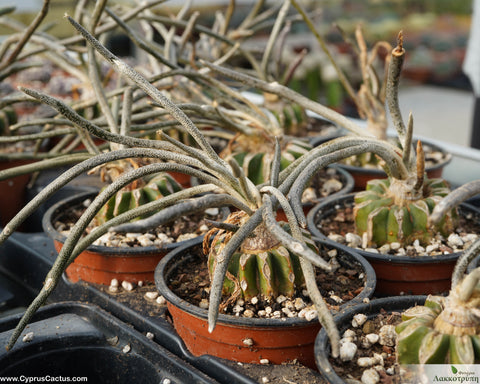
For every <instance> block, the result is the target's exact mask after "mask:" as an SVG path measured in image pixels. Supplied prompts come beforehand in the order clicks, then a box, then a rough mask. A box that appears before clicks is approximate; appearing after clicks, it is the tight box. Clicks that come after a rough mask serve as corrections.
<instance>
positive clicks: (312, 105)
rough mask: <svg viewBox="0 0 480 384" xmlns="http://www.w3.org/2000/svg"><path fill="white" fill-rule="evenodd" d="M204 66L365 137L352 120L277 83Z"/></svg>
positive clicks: (363, 132) (205, 63)
mask: <svg viewBox="0 0 480 384" xmlns="http://www.w3.org/2000/svg"><path fill="white" fill-rule="evenodd" d="M202 62H203V64H204V65H206V66H207V67H209V68H210V69H212V70H213V71H215V72H217V73H220V74H222V75H225V76H228V77H230V78H232V79H233V80H238V81H240V82H242V83H244V84H246V85H248V86H251V87H254V88H258V89H261V90H262V91H264V92H269V93H273V94H275V95H278V96H280V97H282V98H285V99H287V100H289V101H291V102H293V103H297V104H299V105H300V106H302V107H303V108H305V109H308V110H311V111H312V112H315V113H318V114H319V115H320V116H322V117H324V118H326V119H328V120H331V121H333V122H335V123H336V124H338V125H339V126H341V127H344V128H345V129H347V130H349V131H351V132H352V133H354V134H356V135H359V136H365V135H366V133H365V130H364V129H362V128H360V127H359V126H358V125H357V124H355V123H354V122H353V121H352V120H350V119H347V118H346V117H345V116H343V115H341V114H339V113H338V112H335V111H334V110H333V109H330V108H327V107H325V106H323V105H321V104H319V103H317V102H315V101H313V100H311V99H309V98H307V97H305V96H303V95H301V94H299V93H297V92H295V91H293V90H291V89H290V88H288V87H285V86H283V85H280V84H279V83H267V82H265V81H262V80H260V79H257V78H254V77H252V76H249V75H246V74H243V73H240V72H235V71H232V70H230V69H227V68H224V67H219V66H217V65H214V64H211V63H208V62H205V61H202Z"/></svg>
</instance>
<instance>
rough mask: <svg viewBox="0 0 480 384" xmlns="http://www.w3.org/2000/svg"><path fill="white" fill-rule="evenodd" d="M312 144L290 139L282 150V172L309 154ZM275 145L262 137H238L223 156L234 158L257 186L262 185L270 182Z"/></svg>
mask: <svg viewBox="0 0 480 384" xmlns="http://www.w3.org/2000/svg"><path fill="white" fill-rule="evenodd" d="M311 148H312V147H311V146H310V144H308V143H306V142H304V141H302V140H296V139H289V140H288V141H287V142H286V143H285V144H284V145H283V148H282V152H281V162H280V170H283V169H285V168H286V167H288V166H289V165H290V164H291V163H293V162H294V161H295V160H296V159H298V158H299V157H300V156H302V155H303V154H305V153H307V152H308V151H309V150H310V149H311ZM273 149H274V144H273V142H270V141H269V140H268V139H267V138H265V137H262V136H257V137H246V136H238V137H236V138H235V139H234V141H233V142H232V143H230V145H229V146H228V147H227V148H226V149H225V150H224V151H223V152H222V154H221V156H222V157H224V158H227V157H228V156H232V157H233V158H234V159H235V160H236V161H237V163H238V164H239V165H240V166H241V167H242V169H243V172H244V173H245V175H246V176H247V177H248V178H249V179H250V180H251V181H252V182H253V183H254V184H255V185H260V184H263V183H265V182H267V181H268V180H270V172H271V169H272V162H273V159H274V151H273Z"/></svg>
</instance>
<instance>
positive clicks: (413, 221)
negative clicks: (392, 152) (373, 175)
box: [354, 151, 457, 246]
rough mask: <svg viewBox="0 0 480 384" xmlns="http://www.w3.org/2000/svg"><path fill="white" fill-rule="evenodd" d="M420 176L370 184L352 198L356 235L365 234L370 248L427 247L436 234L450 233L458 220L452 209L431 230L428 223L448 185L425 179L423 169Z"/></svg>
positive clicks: (420, 169)
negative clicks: (390, 245)
mask: <svg viewBox="0 0 480 384" xmlns="http://www.w3.org/2000/svg"><path fill="white" fill-rule="evenodd" d="M419 152H420V151H419ZM417 161H418V162H422V161H423V156H422V155H421V153H419V154H417ZM419 173H420V174H418V175H417V177H416V178H410V179H407V180H397V179H394V178H389V179H382V180H379V179H376V180H371V181H369V182H368V183H367V187H366V190H365V191H362V192H359V193H357V194H356V195H355V206H354V217H355V226H356V231H357V233H358V234H359V235H364V234H365V233H366V236H367V241H368V244H369V245H372V244H376V245H377V246H382V245H384V244H386V243H392V242H398V243H401V244H411V243H412V242H413V241H414V240H419V241H420V244H422V245H426V244H428V243H429V241H430V239H431V238H432V237H433V236H434V235H435V234H436V233H441V234H442V235H443V236H448V234H449V233H451V231H452V229H453V228H454V225H455V221H456V218H457V215H456V211H455V210H454V209H453V210H451V211H450V212H448V213H447V214H446V215H444V217H443V219H442V220H441V221H440V222H439V223H438V224H437V225H435V226H434V227H431V226H429V220H428V218H429V216H430V214H431V213H432V211H433V209H434V207H435V205H436V204H437V203H438V202H439V201H441V200H442V198H443V197H444V196H446V195H447V194H448V193H449V188H448V185H447V183H446V182H445V181H444V180H442V179H428V178H425V179H424V177H423V166H422V165H420V167H419Z"/></svg>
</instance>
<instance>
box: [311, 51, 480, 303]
mask: <svg viewBox="0 0 480 384" xmlns="http://www.w3.org/2000/svg"><path fill="white" fill-rule="evenodd" d="M398 51H402V48H401V46H399V47H397V48H395V50H394V51H393V54H392V60H391V63H390V67H391V69H390V70H389V79H388V82H389V87H387V89H388V90H389V97H388V99H389V100H391V99H392V100H393V102H389V107H390V112H391V114H392V119H393V121H394V123H395V124H396V126H397V131H398V132H399V138H400V142H403V143H404V144H403V145H402V147H403V148H404V150H403V153H402V161H403V165H404V166H405V169H406V175H405V177H402V178H400V179H398V178H396V177H392V176H390V177H389V178H388V179H383V180H371V181H369V182H368V184H367V188H366V190H365V191H363V192H359V193H357V194H355V195H354V196H353V195H352V196H349V198H345V199H343V201H342V203H341V204H343V205H344V206H346V205H348V204H350V206H351V207H352V220H353V222H354V229H353V230H352V231H351V232H354V233H356V235H358V237H356V239H357V240H358V241H357V242H356V244H353V243H351V242H350V243H351V244H352V246H353V247H360V246H362V247H363V249H365V250H366V252H363V253H362V254H364V255H365V256H366V257H367V258H368V260H369V261H370V262H371V263H372V264H373V265H374V268H375V270H376V271H377V275H378V280H379V284H378V287H377V289H378V292H380V293H383V294H400V293H401V292H409V293H414V294H425V293H427V292H428V293H440V292H444V291H446V290H447V289H448V287H449V285H450V276H451V272H452V270H453V266H454V264H455V261H456V259H457V258H458V256H459V253H458V252H452V250H451V249H450V252H448V254H447V252H443V251H441V246H440V245H439V243H438V242H432V239H434V238H437V239H438V238H439V237H442V238H444V239H448V237H449V235H450V234H451V233H452V232H453V230H454V229H455V228H456V227H457V226H458V221H459V219H458V212H457V211H456V209H453V210H450V211H444V212H443V213H444V215H443V216H442V220H441V221H439V222H438V223H436V224H435V225H432V224H431V222H430V221H429V217H430V215H431V213H432V211H433V210H434V207H435V205H436V204H438V203H439V202H440V201H441V199H442V198H443V197H444V196H446V195H447V194H448V193H449V190H448V186H447V184H446V183H445V182H444V181H443V180H441V179H429V178H428V177H427V176H426V175H425V165H424V154H423V149H422V145H421V143H420V142H419V143H418V144H417V150H416V152H417V153H416V156H414V153H413V152H412V151H411V150H410V147H411V144H410V143H411V138H412V132H411V131H412V125H413V122H412V119H411V117H410V121H409V124H408V128H407V130H405V126H404V124H403V122H402V120H401V115H400V112H399V109H398V105H397V101H396V100H397V97H396V85H397V84H398V75H399V68H400V65H401V62H400V61H399V60H400V59H399V56H398ZM396 52H397V53H396ZM400 56H401V55H400ZM415 157H416V160H415V161H414V159H415ZM347 202H348V203H347ZM337 204H338V202H337ZM335 210H336V208H334V204H324V205H322V204H320V205H319V206H317V207H316V208H315V209H314V210H312V211H311V212H310V216H309V223H310V226H311V231H312V232H313V233H315V234H316V235H319V236H324V235H328V232H329V230H328V229H326V228H325V225H326V224H325V223H323V224H322V223H320V221H321V220H322V218H321V217H322V215H323V217H327V216H328V215H330V214H332V213H333V212H334V211H335ZM462 211H463V212H465V211H467V212H468V213H469V215H474V214H475V212H476V210H475V208H473V207H469V206H464V207H463V208H462ZM477 215H478V213H477ZM471 225H473V227H471V231H473V232H476V231H477V230H478V229H477V226H475V219H473V221H472V220H471ZM322 226H323V227H322ZM344 230H345V232H346V231H348V230H347V229H346V228H344ZM325 231H326V232H327V233H323V234H322V233H321V232H325ZM471 241H472V239H470V242H471ZM434 244H436V245H434ZM372 245H375V246H376V247H377V248H375V249H373V247H372ZM397 245H398V247H396V246H397ZM407 245H411V246H413V247H414V248H415V251H416V252H417V253H416V254H410V255H408V254H407V253H404V255H402V256H401V257H397V256H395V255H394V252H393V250H392V249H393V248H400V247H403V248H404V247H405V246H407ZM432 247H435V248H437V250H438V251H437V252H435V253H434V256H417V254H419V253H418V252H420V254H423V255H425V252H426V251H427V249H429V248H430V249H432V250H434V249H433V248H432ZM422 249H423V250H422ZM382 251H383V252H382ZM373 252H376V253H373ZM389 253H390V254H389ZM393 266H395V267H396V268H397V273H393V274H392V268H393ZM429 268H433V269H432V270H429Z"/></svg>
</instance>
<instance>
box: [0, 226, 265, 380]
mask: <svg viewBox="0 0 480 384" xmlns="http://www.w3.org/2000/svg"><path fill="white" fill-rule="evenodd" d="M56 255H57V253H56V251H55V249H54V248H53V242H52V241H51V239H50V238H49V237H48V236H47V235H46V234H44V233H20V232H15V233H14V234H12V236H11V237H10V238H9V239H8V240H7V241H6V242H5V243H4V244H3V245H2V246H1V247H0V277H2V276H3V277H4V281H2V279H1V278H0V295H1V290H2V289H3V290H5V291H6V292H5V293H4V294H5V296H8V297H9V299H8V300H7V302H8V303H9V304H8V308H7V305H6V306H5V307H1V306H0V321H1V319H2V316H3V317H5V316H6V315H10V314H11V313H20V312H23V310H24V309H25V307H26V306H27V305H28V304H29V303H30V302H31V301H32V300H33V298H34V297H35V295H36V293H37V292H38V291H39V290H40V289H41V287H42V284H43V281H44V279H45V276H46V274H47V272H48V271H49V269H50V267H51V265H52V264H53V262H54V260H55V258H56ZM152 289H155V288H152ZM64 301H68V302H77V303H78V305H79V306H80V307H81V306H82V304H80V303H89V304H94V305H96V306H98V307H100V308H101V309H103V310H104V311H106V312H108V313H109V314H111V315H113V316H114V317H115V318H116V319H118V320H119V321H120V322H121V323H123V324H128V325H129V326H131V327H133V328H134V329H135V330H136V331H137V332H139V333H140V334H146V333H147V332H151V333H152V334H153V335H154V339H153V340H154V342H155V344H156V345H158V348H159V350H160V351H162V353H163V352H164V351H168V353H170V354H173V355H175V356H177V357H178V358H179V361H183V362H185V363H186V364H187V365H188V366H191V367H193V368H194V369H197V370H198V371H201V372H203V374H205V375H206V376H208V377H210V378H211V380H215V381H216V382H220V383H228V384H253V383H257V381H255V380H253V379H251V378H250V377H247V376H245V375H243V374H242V373H240V372H239V371H237V370H236V369H234V368H232V367H233V366H234V365H233V364H230V365H228V364H225V362H224V361H222V360H221V359H218V358H216V357H212V356H209V355H203V356H200V357H196V356H193V355H192V354H191V353H190V352H189V351H188V350H187V348H186V347H185V345H184V343H183V341H182V340H181V338H180V337H179V336H178V335H177V333H176V332H175V330H174V328H173V326H172V324H171V323H170V322H169V321H168V318H167V316H166V313H165V312H166V307H165V306H159V305H155V304H150V305H149V304H148V303H147V302H146V301H145V305H141V306H136V307H135V308H132V307H131V306H129V305H128V304H127V303H125V302H122V301H121V300H117V299H116V298H115V297H114V296H112V295H111V294H108V293H107V292H106V288H105V287H103V286H99V285H95V284H87V283H71V282H70V281H69V280H68V279H66V278H65V277H64V278H63V280H62V281H61V282H60V284H59V285H58V286H57V287H56V289H55V291H54V292H53V294H52V295H51V297H50V299H49V303H58V302H64ZM16 319H17V320H18V315H17V317H16ZM17 320H15V321H17ZM10 321H11V323H10V326H11V327H13V326H14V325H15V324H14V322H15V321H13V320H10ZM3 329H6V328H3ZM2 342H4V341H3V340H0V343H2ZM20 343H21V341H20ZM0 349H3V348H0ZM2 368H3V364H2V362H1V360H0V372H2V371H1V369H2ZM2 373H3V372H2ZM190 382H194V381H186V382H185V383H190Z"/></svg>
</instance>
